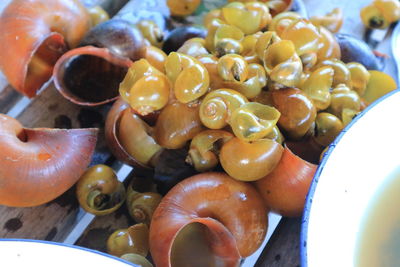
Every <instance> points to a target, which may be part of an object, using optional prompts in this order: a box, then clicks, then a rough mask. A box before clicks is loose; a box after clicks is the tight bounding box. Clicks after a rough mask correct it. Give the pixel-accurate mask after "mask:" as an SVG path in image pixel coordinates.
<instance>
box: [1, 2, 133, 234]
mask: <svg viewBox="0 0 400 267" xmlns="http://www.w3.org/2000/svg"><path fill="white" fill-rule="evenodd" d="M102 1H103V2H106V1H111V2H112V1H113V2H114V5H115V4H116V2H119V3H125V2H126V1H116V0H102ZM109 108H110V106H103V107H100V108H85V107H80V106H77V105H75V104H73V103H71V102H69V101H67V100H65V99H64V98H63V97H62V96H61V95H60V94H59V93H58V92H57V91H56V90H55V88H54V86H53V84H51V85H50V86H49V87H47V88H46V89H44V90H43V91H42V92H41V93H40V95H39V96H37V97H36V98H35V99H33V100H32V102H31V103H30V104H29V105H28V107H27V108H26V109H25V110H24V111H23V112H22V113H21V114H20V115H19V116H18V117H17V119H18V120H19V121H20V122H21V123H22V124H23V125H25V126H26V127H51V128H52V127H57V128H80V127H86V128H87V127H99V128H100V132H99V141H98V143H97V146H96V152H95V155H94V157H93V160H92V163H93V164H94V163H100V162H102V163H103V162H105V161H106V160H108V159H110V157H111V156H110V153H109V151H108V149H107V147H106V145H105V142H104V134H103V133H104V131H103V130H102V127H103V125H104V121H105V114H106V113H107V111H108V109H109ZM74 191H75V189H74V188H71V189H70V190H69V191H67V192H66V193H65V194H63V195H62V196H60V197H59V198H57V199H56V200H54V201H52V202H50V203H48V204H45V205H42V206H39V207H33V208H9V207H5V206H0V224H2V225H3V227H0V237H1V238H3V237H7V238H31V239H42V240H54V241H62V240H63V238H64V237H65V236H66V235H67V234H68V233H69V231H70V230H71V228H72V227H73V223H74V221H75V220H76V218H77V214H78V211H79V205H78V203H77V200H76V197H75V193H74Z"/></svg>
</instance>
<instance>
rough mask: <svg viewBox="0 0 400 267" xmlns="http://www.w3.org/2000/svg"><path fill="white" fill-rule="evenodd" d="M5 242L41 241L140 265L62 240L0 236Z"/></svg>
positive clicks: (131, 264)
mask: <svg viewBox="0 0 400 267" xmlns="http://www.w3.org/2000/svg"><path fill="white" fill-rule="evenodd" d="M4 242H10V243H11V242H23V243H40V244H45V245H51V246H59V247H65V248H70V249H73V250H79V251H84V252H88V253H91V254H97V255H100V256H103V257H106V258H109V259H112V260H116V261H119V262H121V263H125V264H126V266H138V265H137V264H133V263H132V262H129V261H127V260H124V259H121V258H118V257H116V256H113V255H111V254H107V253H105V252H101V251H99V250H94V249H90V248H86V247H81V246H77V245H71V244H65V243H60V242H54V241H47V240H37V239H24V238H0V244H1V243H4Z"/></svg>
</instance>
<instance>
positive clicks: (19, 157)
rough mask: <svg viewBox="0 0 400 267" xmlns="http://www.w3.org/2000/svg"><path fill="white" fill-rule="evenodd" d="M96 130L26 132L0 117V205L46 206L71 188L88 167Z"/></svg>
mask: <svg viewBox="0 0 400 267" xmlns="http://www.w3.org/2000/svg"><path fill="white" fill-rule="evenodd" d="M96 141H97V129H72V130H65V129H48V128H37V129H26V128H23V127H22V125H21V124H20V123H19V122H18V121H17V120H15V119H13V118H11V117H9V116H6V115H1V114H0V147H1V150H0V204H1V205H6V206H13V207H31V206H38V205H41V204H44V203H47V202H49V201H51V200H53V199H55V198H56V197H58V196H60V195H61V194H62V193H64V192H65V191H67V190H68V189H69V188H70V187H71V186H72V185H74V184H75V183H76V182H77V181H78V179H79V178H80V177H81V175H82V174H83V173H84V171H85V170H86V167H87V166H88V165H89V163H90V160H91V157H92V154H93V152H94V148H95V146H96Z"/></svg>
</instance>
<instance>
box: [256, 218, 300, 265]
mask: <svg viewBox="0 0 400 267" xmlns="http://www.w3.org/2000/svg"><path fill="white" fill-rule="evenodd" d="M300 223H301V218H294V219H292V218H283V219H282V220H281V222H280V223H279V225H278V227H277V229H276V230H275V232H274V233H273V234H272V237H271V239H270V240H269V241H268V243H267V245H266V246H265V248H264V251H263V253H262V254H261V256H260V258H259V259H258V261H257V263H256V265H255V267H267V266H268V267H300V248H299V247H300Z"/></svg>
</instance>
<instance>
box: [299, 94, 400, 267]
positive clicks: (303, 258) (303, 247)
mask: <svg viewBox="0 0 400 267" xmlns="http://www.w3.org/2000/svg"><path fill="white" fill-rule="evenodd" d="M398 93H400V88H399V89H396V90H393V91H391V92H389V93H387V94H386V95H384V96H382V97H381V98H379V99H377V100H376V101H375V102H373V103H372V104H370V105H369V106H368V107H367V108H366V109H364V110H363V111H362V112H360V113H359V114H358V115H357V116H356V117H355V118H354V119H353V120H352V121H351V122H350V123H349V124H348V125H347V126H346V127H345V128H344V129H343V130H342V132H341V133H340V134H339V135H338V136H337V137H336V139H335V140H334V141H333V142H332V144H330V145H329V148H328V150H327V151H326V152H325V155H324V157H323V159H322V161H321V163H320V164H319V165H318V168H317V170H316V172H315V174H314V177H313V180H312V182H311V185H310V188H309V191H308V194H307V197H306V202H305V205H304V210H303V216H302V220H301V231H300V244H299V246H300V266H302V267H307V266H308V260H307V237H308V223H309V219H310V211H311V206H312V199H313V196H314V193H315V190H316V189H317V184H318V181H319V178H320V176H321V172H322V170H323V169H324V167H325V164H326V162H327V160H328V159H329V156H330V155H331V153H332V151H333V150H334V149H335V147H336V145H337V143H338V142H339V141H340V139H342V137H343V136H344V135H345V134H346V132H347V131H348V130H349V128H351V127H352V126H353V125H354V124H355V123H356V122H357V121H358V120H359V119H360V118H362V117H363V116H364V115H365V114H366V113H367V112H368V111H369V110H371V109H373V108H374V107H375V106H376V105H378V104H380V103H381V102H382V101H383V100H385V99H386V98H389V97H390V96H392V95H395V94H398Z"/></svg>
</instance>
